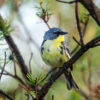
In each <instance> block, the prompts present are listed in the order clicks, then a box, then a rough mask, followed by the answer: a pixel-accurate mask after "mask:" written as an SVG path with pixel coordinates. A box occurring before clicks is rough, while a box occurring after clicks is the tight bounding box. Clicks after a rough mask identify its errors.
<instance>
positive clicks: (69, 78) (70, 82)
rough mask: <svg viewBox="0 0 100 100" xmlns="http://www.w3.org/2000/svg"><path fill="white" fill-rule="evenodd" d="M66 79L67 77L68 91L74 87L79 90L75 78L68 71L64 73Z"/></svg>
mask: <svg viewBox="0 0 100 100" xmlns="http://www.w3.org/2000/svg"><path fill="white" fill-rule="evenodd" d="M64 75H65V77H66V84H67V88H68V90H71V89H72V87H73V88H75V89H77V90H78V89H79V87H78V85H77V84H76V82H75V80H74V79H73V76H72V74H71V72H70V71H66V72H65V73H64Z"/></svg>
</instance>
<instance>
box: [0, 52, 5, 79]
mask: <svg viewBox="0 0 100 100" xmlns="http://www.w3.org/2000/svg"><path fill="white" fill-rule="evenodd" d="M4 55H5V59H4V65H3V68H2V72H1V76H0V80H1V77H2V74H3V72H4V70H5V66H6V52H5V53H4Z"/></svg>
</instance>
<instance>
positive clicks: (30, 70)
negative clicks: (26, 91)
mask: <svg viewBox="0 0 100 100" xmlns="http://www.w3.org/2000/svg"><path fill="white" fill-rule="evenodd" d="M32 57H33V53H31V56H30V60H29V72H30V73H32V69H31V61H32Z"/></svg>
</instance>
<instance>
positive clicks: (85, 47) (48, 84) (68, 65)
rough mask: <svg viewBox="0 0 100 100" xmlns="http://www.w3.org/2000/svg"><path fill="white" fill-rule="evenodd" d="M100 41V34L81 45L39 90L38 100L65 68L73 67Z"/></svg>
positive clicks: (40, 99)
mask: <svg viewBox="0 0 100 100" xmlns="http://www.w3.org/2000/svg"><path fill="white" fill-rule="evenodd" d="M99 41H100V36H98V37H96V38H95V39H93V40H91V41H90V42H88V43H87V44H86V45H84V47H81V48H80V50H79V51H77V53H76V54H75V55H74V56H73V57H72V58H71V59H70V60H69V61H68V62H66V63H65V64H64V65H63V67H61V68H60V69H59V70H58V71H57V72H56V73H54V74H52V75H51V77H50V78H49V80H48V82H47V83H46V84H45V85H44V86H43V87H42V89H41V90H40V91H39V94H38V100H42V99H43V98H44V96H45V95H46V94H47V92H48V91H49V89H50V87H51V86H52V84H53V83H54V82H55V81H56V80H57V79H58V78H59V77H60V76H61V75H62V74H63V73H64V72H65V71H66V70H65V69H68V68H69V67H71V65H72V64H74V63H75V62H76V61H77V60H78V59H79V58H80V57H81V56H82V55H83V54H84V53H85V52H86V51H88V50H89V49H90V48H92V47H93V46H94V45H95V44H96V43H98V42H99ZM35 100H36V99H35Z"/></svg>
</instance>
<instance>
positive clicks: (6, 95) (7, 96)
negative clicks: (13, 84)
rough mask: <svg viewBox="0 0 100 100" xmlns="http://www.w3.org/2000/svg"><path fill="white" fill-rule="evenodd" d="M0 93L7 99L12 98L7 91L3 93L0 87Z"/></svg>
mask: <svg viewBox="0 0 100 100" xmlns="http://www.w3.org/2000/svg"><path fill="white" fill-rule="evenodd" d="M0 94H1V95H3V96H5V97H6V98H8V99H9V100H14V99H13V98H12V97H11V96H9V95H8V94H7V93H5V92H4V91H2V90H1V89H0Z"/></svg>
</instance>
